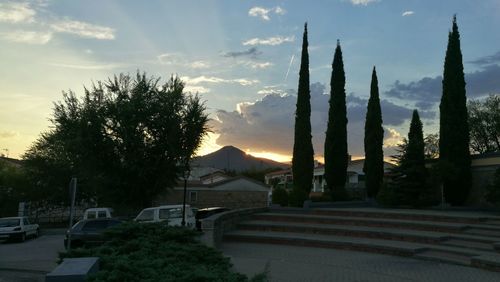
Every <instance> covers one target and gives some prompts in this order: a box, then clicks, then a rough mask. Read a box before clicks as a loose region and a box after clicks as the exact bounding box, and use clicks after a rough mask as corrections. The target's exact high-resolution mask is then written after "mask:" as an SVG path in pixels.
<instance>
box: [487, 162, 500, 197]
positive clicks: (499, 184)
mask: <svg viewBox="0 0 500 282" xmlns="http://www.w3.org/2000/svg"><path fill="white" fill-rule="evenodd" d="M485 198H486V200H487V201H488V202H490V203H492V204H494V205H497V206H500V167H499V168H497V170H496V171H495V175H494V177H493V181H492V182H491V184H490V185H489V186H488V188H487V191H486V195H485Z"/></svg>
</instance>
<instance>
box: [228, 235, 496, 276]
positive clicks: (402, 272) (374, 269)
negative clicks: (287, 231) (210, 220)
mask: <svg viewBox="0 0 500 282" xmlns="http://www.w3.org/2000/svg"><path fill="white" fill-rule="evenodd" d="M221 251H222V252H223V253H224V255H226V256H228V257H230V258H231V261H232V263H233V264H234V268H235V270H236V271H238V272H241V273H244V274H247V275H250V276H252V275H255V274H258V273H260V272H262V271H264V270H265V269H266V267H267V269H268V271H269V272H268V273H269V278H270V280H271V281H394V282H399V281H436V282H443V281H450V282H457V281H475V282H479V281H481V282H487V281H492V282H493V281H495V282H497V281H500V272H490V271H486V270H482V269H477V268H471V267H466V266H458V265H451V264H443V263H439V262H432V261H423V260H417V259H412V258H405V257H397V256H389V255H381V254H372V253H362V252H354V251H343V250H336V249H323V248H308V247H298V246H286V245H268V244H253V243H240V242H237V243H232V242H230V243H229V242H228V243H223V245H222V246H221Z"/></svg>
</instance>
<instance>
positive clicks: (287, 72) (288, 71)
mask: <svg viewBox="0 0 500 282" xmlns="http://www.w3.org/2000/svg"><path fill="white" fill-rule="evenodd" d="M294 58H295V54H293V55H292V58H291V59H290V64H289V65H288V70H287V71H286V75H285V82H286V80H287V78H288V74H289V73H290V68H291V67H292V64H293V59H294Z"/></svg>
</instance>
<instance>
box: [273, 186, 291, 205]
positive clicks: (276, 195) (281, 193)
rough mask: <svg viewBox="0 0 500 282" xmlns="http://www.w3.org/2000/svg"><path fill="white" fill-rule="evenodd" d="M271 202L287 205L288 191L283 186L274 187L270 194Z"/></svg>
mask: <svg viewBox="0 0 500 282" xmlns="http://www.w3.org/2000/svg"><path fill="white" fill-rule="evenodd" d="M272 200H273V204H278V205H280V206H282V207H286V206H288V192H287V191H286V190H285V189H283V188H275V189H274V191H273V195H272Z"/></svg>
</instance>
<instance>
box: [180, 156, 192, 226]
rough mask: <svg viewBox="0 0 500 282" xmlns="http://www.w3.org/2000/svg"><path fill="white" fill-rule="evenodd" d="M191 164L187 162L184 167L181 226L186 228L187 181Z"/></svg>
mask: <svg viewBox="0 0 500 282" xmlns="http://www.w3.org/2000/svg"><path fill="white" fill-rule="evenodd" d="M190 172H191V171H190V169H189V164H188V162H187V161H186V165H185V166H184V197H183V200H182V221H181V226H186V194H187V180H188V178H189V174H190Z"/></svg>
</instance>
